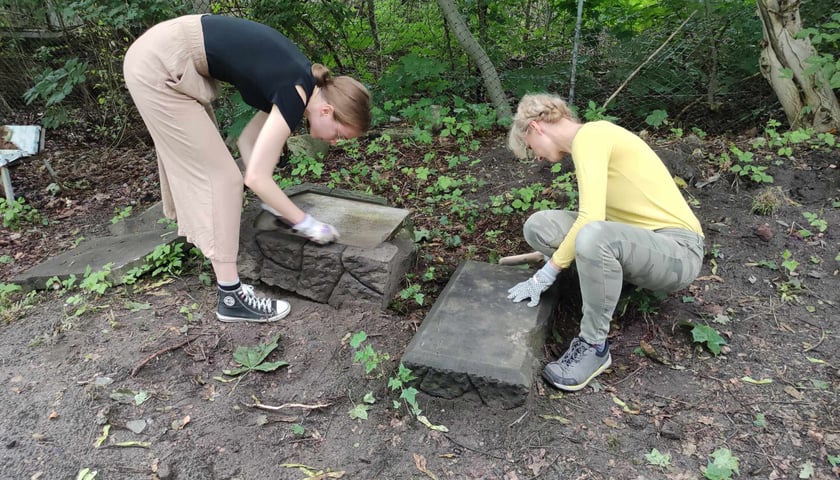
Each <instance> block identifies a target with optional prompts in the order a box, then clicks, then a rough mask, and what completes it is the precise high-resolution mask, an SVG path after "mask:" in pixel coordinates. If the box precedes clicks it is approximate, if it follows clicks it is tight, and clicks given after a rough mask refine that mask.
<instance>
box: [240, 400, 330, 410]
mask: <svg viewBox="0 0 840 480" xmlns="http://www.w3.org/2000/svg"><path fill="white" fill-rule="evenodd" d="M251 398H253V397H251ZM254 402H255V403H243V405H245V406H246V407H253V408H259V409H261V410H269V411H271V412H276V411H277V410H282V409H284V408H305V409H307V410H317V409H319V408H326V407H329V406H330V405H332V403H316V404H314V405H307V404H305V403H284V404H283V405H276V406H275V405H266V404H264V403H260V401H259V400H257V399H254Z"/></svg>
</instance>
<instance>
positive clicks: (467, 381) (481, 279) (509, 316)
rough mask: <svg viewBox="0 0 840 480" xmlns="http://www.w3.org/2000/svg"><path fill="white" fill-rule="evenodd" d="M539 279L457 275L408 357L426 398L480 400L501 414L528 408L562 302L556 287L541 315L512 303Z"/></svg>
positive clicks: (498, 271) (477, 266)
mask: <svg viewBox="0 0 840 480" xmlns="http://www.w3.org/2000/svg"><path fill="white" fill-rule="evenodd" d="M532 274H533V272H532V271H531V270H528V269H523V268H518V267H510V266H501V265H495V264H489V263H483V262H475V261H467V262H464V263H462V264H461V265H460V266H459V267H458V269H457V270H456V271H455V273H454V274H453V275H452V278H450V280H449V283H447V285H446V288H444V290H443V292H441V294H440V296H439V297H438V299H437V301H436V302H435V304H434V306H433V307H432V309H431V311H429V313H428V315H427V316H426V318H425V319H424V320H423V323H422V324H421V325H420V328H419V330H418V331H417V334H416V335H415V336H414V338H413V339H412V341H411V343H410V344H409V345H408V347H407V348H406V350H405V353H404V354H403V357H402V362H403V364H404V365H405V366H406V367H408V368H410V369H411V370H412V372H413V373H414V375H416V376H417V377H418V380H417V386H418V388H419V389H420V390H422V391H424V392H426V393H428V394H430V395H434V396H439V397H443V398H448V399H452V398H457V397H461V396H477V397H478V398H479V399H480V401H481V402H482V403H484V404H487V405H490V406H493V407H499V408H513V407H517V406H520V405H522V404H523V403H525V400H526V399H527V397H528V393H529V391H530V389H531V386H532V384H533V381H534V378H535V377H536V376H538V369H539V367H540V359H541V358H542V353H541V352H542V346H543V343H544V340H545V330H546V326H547V325H548V323H549V318H550V316H551V314H552V312H553V311H554V310H555V307H556V306H557V301H558V295H557V287H556V286H555V287H552V288H551V289H549V290H548V291H547V292H545V293H544V294H543V295H542V300H541V301H540V305H539V306H538V307H535V308H531V307H528V306H527V305H526V303H527V302H520V303H513V302H511V301H510V300H509V299H508V298H507V295H508V293H507V291H508V289H509V288H510V287H512V286H513V285H515V284H517V283H518V282H521V281H523V280H526V279H527V278H528V277H530V276H531V275H532Z"/></svg>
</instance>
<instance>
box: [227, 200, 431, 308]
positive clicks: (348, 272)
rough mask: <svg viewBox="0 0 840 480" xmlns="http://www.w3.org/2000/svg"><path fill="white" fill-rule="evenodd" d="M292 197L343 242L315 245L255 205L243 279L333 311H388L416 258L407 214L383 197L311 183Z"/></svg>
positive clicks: (247, 226) (246, 226) (245, 232)
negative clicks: (359, 306) (361, 306)
mask: <svg viewBox="0 0 840 480" xmlns="http://www.w3.org/2000/svg"><path fill="white" fill-rule="evenodd" d="M287 194H288V195H289V197H290V198H291V199H292V201H294V202H295V203H296V204H297V205H298V206H300V207H301V208H303V210H304V211H306V212H308V213H310V214H311V215H313V216H314V217H315V218H317V219H319V220H323V221H326V222H328V223H330V224H332V225H333V226H335V227H336V229H338V231H339V232H340V233H341V235H342V238H341V239H340V240H339V241H338V242H337V243H333V244H330V245H318V244H315V243H313V242H310V241H309V240H307V239H305V238H303V237H301V236H299V235H297V234H296V233H294V232H293V231H292V230H291V228H289V226H288V225H286V224H285V223H284V222H283V221H282V220H280V219H277V218H275V217H274V216H273V215H271V214H270V213H268V212H264V211H262V209H261V208H260V207H259V205H258V204H252V205H249V206H248V207H247V208H246V210H245V212H244V213H243V222H242V224H243V228H242V232H241V234H240V243H241V245H240V255H239V257H240V258H239V269H240V275H241V276H242V277H244V278H247V279H250V280H260V281H262V282H264V283H265V284H267V285H272V286H276V287H280V288H282V289H284V290H288V291H290V292H294V293H296V294H298V295H300V296H302V297H305V298H308V299H310V300H313V301H316V302H320V303H328V304H330V305H332V306H334V307H341V306H342V305H344V304H346V303H358V302H363V303H372V304H375V305H377V306H378V307H380V308H382V309H385V308H387V307H388V304H389V303H390V302H391V300H392V299H393V298H394V296H395V295H396V294H397V292H398V291H399V289H400V284H401V282H402V280H403V278H404V277H405V274H406V273H407V272H408V271H409V269H410V268H411V266H412V264H413V262H414V258H415V246H414V238H413V237H414V235H413V231H412V228H411V224H410V222H409V221H408V211H406V210H402V209H396V208H391V207H387V206H385V205H383V202H382V200H381V199H378V198H377V197H371V196H369V195H359V194H356V193H353V192H346V191H337V190H328V189H324V188H321V187H316V186H311V185H303V186H299V187H297V188H295V189H290V190H287Z"/></svg>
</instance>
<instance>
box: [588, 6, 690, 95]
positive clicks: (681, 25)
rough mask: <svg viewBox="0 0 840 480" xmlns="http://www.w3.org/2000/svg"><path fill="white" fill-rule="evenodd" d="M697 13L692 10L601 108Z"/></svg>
mask: <svg viewBox="0 0 840 480" xmlns="http://www.w3.org/2000/svg"><path fill="white" fill-rule="evenodd" d="M695 13H697V10H695V11H693V12H691V15H689V16H688V18H686V19H685V20H683V22H682V23H681V24H680V26H679V27H677V29H676V30H674V32H673V33H671V35H670V36H669V37H668V38H666V39H665V41H664V42H663V43H662V45H660V46H659V48H657V49H656V50H654V52H653V53H651V54H650V56H649V57H648V58H647V60H645V61H644V62H642V63H641V64H640V65H639V66H638V67H636V69H635V70H633V73H631V74H630V76H629V77H627V79H626V80H624V82H622V83H621V85H619V86H618V89H616V91H615V92H613V94H612V95H610V98H608V99H607V101H606V102H604V105H603V106H602V107H601V108H607V105H609V103H610V102H612V101H613V99H614V98H615V96H616V95H618V92H620V91H621V90H622V89H624V87H626V86H627V84H628V83H629V82H630V80H632V79H633V77H635V76H636V74H637V73H639V71H640V70H641V69H642V67H644V66H645V65H647V64H648V62H650V61H651V59H653V57H655V56H656V54H657V53H659V51H660V50H662V49H663V48H665V45H668V42H670V41H671V39H672V38H674V35H676V34H677V32H679V31H680V30H682V28H683V27H684V26H685V24H686V23H688V21H689V20H691V17H693V16H694V14H695Z"/></svg>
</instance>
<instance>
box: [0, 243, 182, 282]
mask: <svg viewBox="0 0 840 480" xmlns="http://www.w3.org/2000/svg"><path fill="white" fill-rule="evenodd" d="M178 240H181V241H183V238H182V237H178V236H177V235H176V234H175V232H173V231H163V232H161V231H151V232H139V233H129V234H126V235H118V236H106V237H98V238H93V239H90V240H86V241H83V242H81V243H80V244H79V245H78V246H77V247H76V248H74V249H72V250H69V251H67V252H65V253H63V254H61V255H58V256H56V257H52V258H49V259H47V260H46V261H44V262H43V263H40V264H38V265H36V266H35V267H33V268H30V269H29V270H27V271H25V272H23V273H22V274H20V275H19V276H18V277H17V278H14V279H13V280H12V282H14V283H16V284H18V285H20V286H22V287H24V288H30V289H33V288H34V289H44V288H46V282H47V280H49V279H50V278H52V277H58V278H59V279H60V280H64V279H67V278H70V276H71V275H75V276H76V278H78V279H79V280H81V279H83V278H84V277H85V272H86V270H87V269H88V267H89V268H90V271H92V272H97V271H101V270H103V269H104V267H105V266H106V265H108V264H111V266H110V272H111V273H110V275H109V276H108V280H109V281H110V282H111V284H112V285H119V284H121V283H122V277H123V274H125V273H126V272H128V271H129V270H130V269H131V268H133V267H135V266H139V265H142V264H143V263H145V261H146V260H145V259H146V256H147V255H149V254H150V253H151V252H153V251H154V249H155V247H157V246H158V245H164V244H169V243H173V242H175V241H178Z"/></svg>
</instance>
